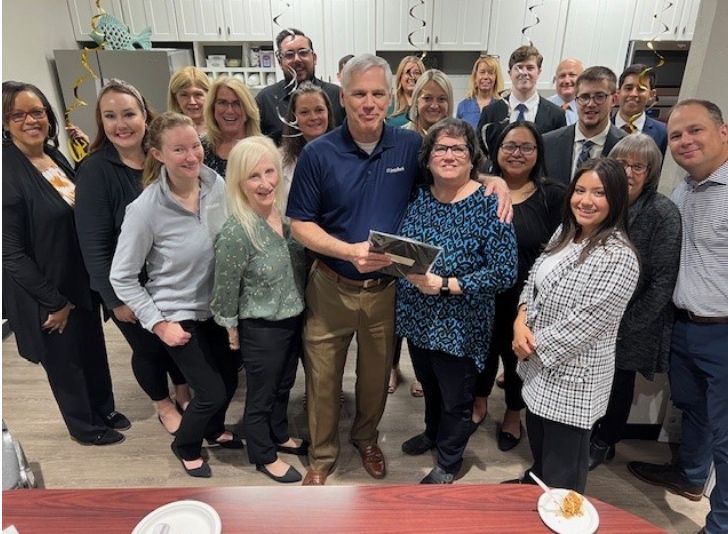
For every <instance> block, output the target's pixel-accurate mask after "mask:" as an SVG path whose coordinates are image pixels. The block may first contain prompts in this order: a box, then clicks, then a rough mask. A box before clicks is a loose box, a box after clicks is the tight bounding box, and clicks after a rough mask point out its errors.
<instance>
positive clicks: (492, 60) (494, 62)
mask: <svg viewBox="0 0 728 534" xmlns="http://www.w3.org/2000/svg"><path fill="white" fill-rule="evenodd" d="M481 63H485V65H486V66H487V67H488V70H492V71H493V73H494V74H495V82H494V83H493V89H492V90H491V92H490V97H491V98H492V99H494V100H497V99H499V98H500V95H501V93H502V92H503V87H504V85H503V72H502V71H501V68H500V63H499V62H498V58H497V57H495V56H480V57H479V58H478V59H477V60H476V61H475V64H474V65H473V70H472V72H471V73H470V78H469V79H468V92H467V93H465V96H466V97H467V98H477V97H478V82H477V81H476V78H477V76H478V68H479V67H480V65H481Z"/></svg>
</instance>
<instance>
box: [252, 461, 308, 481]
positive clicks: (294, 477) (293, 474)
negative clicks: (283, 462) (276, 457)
mask: <svg viewBox="0 0 728 534" xmlns="http://www.w3.org/2000/svg"><path fill="white" fill-rule="evenodd" d="M255 468H256V469H257V470H258V471H260V472H261V473H263V474H264V475H267V476H269V477H270V478H272V479H273V480H275V481H276V482H282V483H283V484H287V483H290V482H300V481H301V480H302V477H301V473H299V472H298V471H297V470H296V468H295V467H293V466H292V465H290V466H288V471H286V474H285V475H283V476H280V477H279V476H276V475H274V474H273V473H271V472H270V471H268V468H266V466H265V465H263V464H256V465H255Z"/></svg>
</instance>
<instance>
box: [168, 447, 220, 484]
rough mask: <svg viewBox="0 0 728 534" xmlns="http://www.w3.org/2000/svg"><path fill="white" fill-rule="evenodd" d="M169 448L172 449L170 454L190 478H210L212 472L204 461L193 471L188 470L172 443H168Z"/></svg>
mask: <svg viewBox="0 0 728 534" xmlns="http://www.w3.org/2000/svg"><path fill="white" fill-rule="evenodd" d="M170 448H171V449H172V452H173V453H174V455H175V456H176V457H177V459H178V460H179V463H181V464H182V468H183V469H184V470H185V473H187V474H188V475H190V476H191V477H195V478H210V477H211V476H212V470H211V469H210V466H209V465H207V462H205V460H202V465H201V466H200V467H195V468H194V469H188V468H187V466H186V465H185V462H184V460H183V459H182V456H181V455H180V453H179V451H178V450H177V447H175V446H174V442H172V443H170Z"/></svg>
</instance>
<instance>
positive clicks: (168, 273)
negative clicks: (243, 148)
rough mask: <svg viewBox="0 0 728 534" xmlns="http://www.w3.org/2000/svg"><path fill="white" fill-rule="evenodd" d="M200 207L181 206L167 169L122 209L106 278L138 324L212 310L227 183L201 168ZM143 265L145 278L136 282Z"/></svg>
mask: <svg viewBox="0 0 728 534" xmlns="http://www.w3.org/2000/svg"><path fill="white" fill-rule="evenodd" d="M200 187H201V190H200V209H199V214H194V213H192V212H190V211H188V210H187V209H185V208H184V207H183V206H182V205H181V204H180V203H179V202H178V201H177V200H176V199H174V197H173V196H172V194H171V192H170V190H169V184H168V183H167V174H166V169H165V168H164V167H162V172H161V174H160V176H159V179H158V180H157V181H155V182H154V183H153V184H151V185H150V186H148V187H147V188H146V189H145V190H144V191H143V192H142V194H141V195H139V197H138V198H137V199H136V200H135V201H134V202H132V203H131V204H129V206H128V207H127V209H126V215H125V217H124V223H123V224H122V226H121V234H120V235H119V242H118V244H117V247H116V253H115V254H114V260H113V262H112V264H111V273H110V280H111V285H112V286H113V288H114V291H115V292H116V294H117V296H118V297H119V298H120V299H121V300H122V302H124V303H125V304H126V305H127V306H129V307H130V308H131V310H132V311H133V312H134V314H135V315H136V316H137V318H138V319H139V321H140V322H141V324H142V326H143V327H144V328H146V329H147V330H150V331H151V329H152V327H154V325H155V324H157V323H159V322H161V321H183V320H187V319H192V320H198V321H202V320H205V319H208V318H209V317H210V316H211V312H210V297H211V294H212V283H213V274H214V265H215V254H214V248H213V242H214V239H215V236H216V235H217V233H218V232H219V231H220V229H221V228H222V225H223V223H224V222H225V220H226V218H227V210H226V209H225V183H224V182H223V180H222V178H220V177H219V176H218V175H217V173H215V172H214V171H213V170H212V169H210V168H208V167H205V166H203V167H202V169H201V171H200ZM145 265H146V268H147V275H148V278H149V281H148V282H147V283H146V285H145V286H142V285H141V284H140V283H139V273H140V272H141V270H142V267H144V266H145Z"/></svg>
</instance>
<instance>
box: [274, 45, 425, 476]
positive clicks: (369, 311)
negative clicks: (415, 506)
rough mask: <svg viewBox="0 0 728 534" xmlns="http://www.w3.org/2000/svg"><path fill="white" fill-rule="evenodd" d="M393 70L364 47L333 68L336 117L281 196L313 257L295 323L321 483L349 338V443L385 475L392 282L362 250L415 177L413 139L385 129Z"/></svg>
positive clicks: (333, 444)
mask: <svg viewBox="0 0 728 534" xmlns="http://www.w3.org/2000/svg"><path fill="white" fill-rule="evenodd" d="M391 86H392V71H391V70H390V67H389V65H388V64H387V62H386V61H385V60H383V59H381V58H378V57H376V56H373V55H370V54H363V55H361V56H357V57H355V58H353V59H351V60H349V62H348V63H347V64H346V66H345V67H344V71H343V73H342V87H341V102H342V105H343V106H344V109H345V110H346V116H347V118H346V120H345V122H344V124H343V125H342V126H341V127H339V128H336V129H335V130H333V131H332V132H330V133H328V134H326V135H324V136H322V137H320V138H318V139H316V140H315V141H313V142H311V143H309V144H308V145H307V146H306V148H305V149H304V151H303V153H302V154H301V157H300V158H299V160H298V164H297V165H296V173H295V175H294V178H293V184H292V186H291V193H290V196H289V199H288V216H289V217H291V219H293V221H292V226H291V228H292V231H293V235H294V236H295V237H296V239H298V240H299V241H300V242H301V243H303V244H304V245H306V247H308V248H309V249H311V250H313V251H314V252H315V253H316V255H317V258H318V259H317V260H316V263H315V266H314V268H313V270H312V273H311V277H310V279H309V283H308V286H307V288H306V305H307V308H308V310H307V314H306V321H305V326H304V347H305V361H306V391H307V401H308V422H309V430H310V432H311V447H310V449H309V454H310V460H311V469H310V470H309V471H308V473H307V474H306V477H305V478H304V481H303V484H304V485H322V484H324V483H325V482H326V477H327V475H328V474H329V473H330V471H331V470H332V469H333V467H334V464H335V463H336V459H337V456H338V452H339V444H338V426H339V410H340V405H339V392H340V391H341V381H342V376H343V372H344V364H345V362H346V354H347V351H348V347H349V344H350V342H351V339H352V337H353V336H354V334H356V336H357V343H358V354H357V381H356V417H355V418H354V423H353V426H352V429H351V435H350V437H351V442H352V443H353V444H354V446H355V447H357V449H358V450H359V453H360V454H361V458H362V463H363V465H364V468H365V469H366V471H367V472H368V473H369V474H370V475H371V476H372V477H374V478H383V477H384V476H385V474H386V467H385V462H384V455H383V454H382V451H381V449H380V448H379V446H378V445H377V437H378V431H377V426H378V424H379V421H380V419H381V417H382V413H383V411H384V406H385V402H386V399H387V380H388V379H389V370H390V368H391V363H392V349H393V347H394V284H393V283H392V279H391V278H389V277H386V276H384V275H382V274H380V273H377V272H376V271H377V270H379V269H381V268H382V267H383V266H385V265H388V264H389V263H390V260H389V259H388V258H387V257H386V256H384V255H382V254H376V253H372V252H369V243H368V237H369V230H372V229H373V230H380V231H383V232H388V233H396V232H397V231H398V230H399V226H400V222H401V219H402V217H403V215H404V212H405V209H406V206H407V200H408V198H409V194H410V192H411V191H412V187H413V185H414V182H415V180H416V178H417V175H418V164H417V153H418V151H419V148H420V144H421V138H420V136H419V135H418V134H416V133H415V132H411V131H409V130H402V129H395V128H392V127H389V126H385V124H384V119H385V116H386V112H387V108H388V106H389V102H390V98H391V89H390V88H391Z"/></svg>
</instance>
